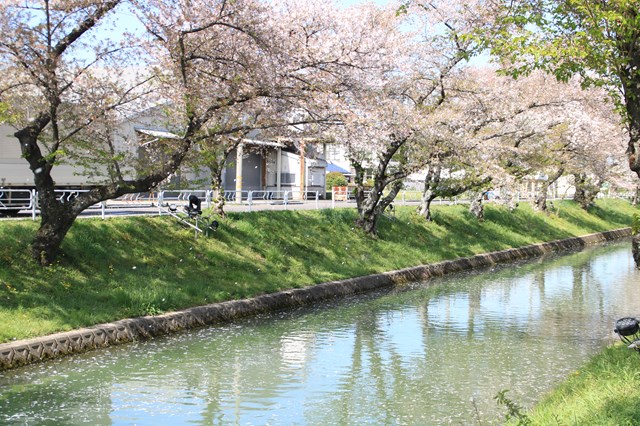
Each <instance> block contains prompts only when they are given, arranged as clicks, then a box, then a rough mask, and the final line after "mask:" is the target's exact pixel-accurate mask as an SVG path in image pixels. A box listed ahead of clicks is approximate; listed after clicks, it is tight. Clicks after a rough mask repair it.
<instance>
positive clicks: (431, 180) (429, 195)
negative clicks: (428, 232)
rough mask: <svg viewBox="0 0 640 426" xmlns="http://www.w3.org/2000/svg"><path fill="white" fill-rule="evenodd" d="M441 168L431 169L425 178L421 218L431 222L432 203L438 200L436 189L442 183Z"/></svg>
mask: <svg viewBox="0 0 640 426" xmlns="http://www.w3.org/2000/svg"><path fill="white" fill-rule="evenodd" d="M440 172H441V167H440V166H433V167H429V170H428V171H427V175H426V176H425V178H424V189H423V191H422V199H421V201H420V213H419V214H420V216H422V217H424V218H425V220H427V221H429V222H431V220H432V218H431V202H432V201H433V200H435V199H436V197H437V192H436V188H437V186H438V184H439V183H440Z"/></svg>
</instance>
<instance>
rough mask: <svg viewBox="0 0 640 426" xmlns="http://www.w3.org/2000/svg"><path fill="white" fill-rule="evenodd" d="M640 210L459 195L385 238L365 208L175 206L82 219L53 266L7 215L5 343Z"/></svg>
mask: <svg viewBox="0 0 640 426" xmlns="http://www.w3.org/2000/svg"><path fill="white" fill-rule="evenodd" d="M635 212H637V209H635V208H633V207H632V206H631V205H630V204H629V203H628V202H625V201H621V200H601V201H599V202H598V204H597V205H596V206H595V207H594V208H592V209H591V210H590V211H588V212H585V211H583V210H581V209H580V208H579V206H578V205H577V204H575V203H573V202H561V203H556V207H555V210H554V212H553V213H552V214H550V215H545V214H537V213H534V211H533V210H532V209H531V207H530V206H529V205H526V204H524V205H521V206H520V207H519V208H518V209H516V210H515V211H514V212H510V211H509V210H507V209H506V208H504V207H500V206H496V205H487V206H486V208H485V220H484V221H483V222H478V221H477V220H476V219H475V218H474V217H473V216H472V215H471V214H469V213H468V211H467V207H466V206H460V205H458V206H455V205H454V206H436V207H435V208H434V210H433V218H434V221H433V222H425V221H424V220H422V219H421V218H420V217H418V216H417V215H416V214H415V208H414V207H398V208H396V210H395V216H387V217H383V218H382V219H381V221H380V223H379V235H378V237H377V238H371V237H369V236H367V235H365V234H363V233H362V232H360V230H359V229H357V228H356V227H355V225H354V223H355V220H356V212H355V210H353V209H336V210H330V209H327V210H315V211H302V210H301V211H263V212H253V213H232V214H229V216H228V218H226V219H224V220H221V221H220V222H221V226H220V228H219V230H218V231H216V232H215V233H214V235H213V236H211V237H209V238H202V237H201V238H198V239H197V240H196V239H194V235H193V232H192V231H191V230H188V229H184V228H182V227H181V226H179V225H178V224H177V223H176V222H175V221H174V219H173V218H171V217H167V216H164V217H157V216H156V217H136V218H112V219H109V220H100V219H82V220H78V221H77V222H76V223H75V224H74V225H73V227H72V228H71V230H70V232H69V234H68V236H67V238H66V239H65V241H64V243H63V245H62V251H63V254H62V256H60V258H59V260H58V261H57V262H56V263H55V264H54V265H52V266H51V267H48V268H41V267H39V266H38V265H37V264H36V263H35V262H34V261H33V260H32V259H31V257H30V252H31V251H30V247H29V243H30V241H31V239H32V238H33V235H34V233H35V231H36V229H37V224H36V223H34V222H32V221H31V220H26V219H25V220H22V221H4V222H0V324H2V325H1V326H0V342H6V341H9V340H12V339H22V338H27V337H34V336H40V335H45V334H49V333H53V332H57V331H64V330H69V329H73V328H78V327H83V326H88V325H93V324H97V323H102V322H108V321H113V320H118V319H122V318H127V317H135V316H139V315H146V314H150V315H155V314H159V313H162V312H167V311H171V310H177V309H183V308H187V307H191V306H197V305H203V304H208V303H213V302H220V301H225V300H232V299H240V298H246V297H251V296H255V295H259V294H264V293H271V292H275V291H279V290H285V289H290V288H296V287H305V286H310V285H313V284H317V283H321V282H326V281H330V280H337V279H343V278H349V277H354V276H361V275H366V274H372V273H377V272H384V271H389V270H394V269H400V268H405V267H410V266H416V265H421V264H428V263H434V262H439V261H442V260H450V259H455V258H459V257H466V256H472V255H475V254H479V253H486V252H491V251H496V250H503V249H507V248H511V247H519V246H523V245H527V244H533V243H538V242H543V241H551V240H557V239H562V238H568V237H572V236H578V235H585V234H589V233H593V232H600V231H605V230H610V229H617V228H621V227H626V226H629V224H630V221H631V219H630V218H631V216H632V214H633V213H635Z"/></svg>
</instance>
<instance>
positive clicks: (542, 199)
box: [533, 167, 564, 213]
mask: <svg viewBox="0 0 640 426" xmlns="http://www.w3.org/2000/svg"><path fill="white" fill-rule="evenodd" d="M563 174H564V167H560V168H558V170H557V171H556V173H554V174H553V175H552V176H549V177H547V180H545V181H544V182H543V183H542V185H541V186H540V190H539V191H538V193H537V194H536V198H535V200H534V202H533V208H534V210H536V211H539V212H544V213H546V212H547V193H548V192H549V187H550V186H551V185H553V183H554V182H555V181H557V180H558V179H560V176H562V175H563Z"/></svg>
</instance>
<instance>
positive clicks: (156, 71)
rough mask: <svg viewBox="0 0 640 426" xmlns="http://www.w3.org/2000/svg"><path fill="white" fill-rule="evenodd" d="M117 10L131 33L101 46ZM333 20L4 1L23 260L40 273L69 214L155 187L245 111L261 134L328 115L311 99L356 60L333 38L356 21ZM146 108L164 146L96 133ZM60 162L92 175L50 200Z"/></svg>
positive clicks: (211, 6)
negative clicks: (82, 186) (29, 200)
mask: <svg viewBox="0 0 640 426" xmlns="http://www.w3.org/2000/svg"><path fill="white" fill-rule="evenodd" d="M129 4H130V5H131V6H130V8H129V9H127V12H128V13H133V14H135V16H137V18H138V20H139V21H140V22H141V24H142V27H143V28H144V31H140V34H138V36H134V35H133V34H127V33H125V34H123V35H121V37H119V38H113V39H109V34H111V32H110V31H107V30H113V29H114V28H115V27H112V28H107V30H105V26H107V25H108V24H111V25H112V26H113V25H116V24H117V23H118V20H117V19H115V18H114V16H113V13H114V12H116V11H118V10H120V9H122V8H124V7H125V6H128V5H129ZM119 8H120V9H119ZM336 10H337V9H336V8H335V6H334V5H333V4H331V3H328V2H318V3H316V4H315V5H314V6H313V7H310V6H309V5H307V4H303V2H297V3H296V2H295V1H290V2H280V3H278V2H273V3H261V2H258V1H254V0H239V1H234V2H229V1H226V0H216V1H203V0H192V1H186V0H185V1H174V0H166V1H165V0H147V1H142V0H140V1H135V0H133V1H131V2H128V3H127V4H125V3H124V2H123V1H121V0H111V1H106V0H86V1H75V0H61V1H55V2H53V1H49V0H33V1H26V2H25V1H22V0H21V1H18V0H9V1H7V2H3V4H2V5H0V11H1V12H2V13H1V14H0V30H2V34H1V35H0V64H1V65H2V67H3V69H4V70H5V71H7V74H8V75H9V76H11V77H10V78H7V79H5V80H4V81H3V82H2V83H0V85H1V86H0V94H1V95H2V100H3V101H4V102H6V103H7V104H9V105H10V106H11V108H12V111H11V113H12V114H16V115H17V116H19V118H20V119H19V120H17V121H18V124H17V126H18V130H17V132H16V137H17V138H18V140H19V142H20V145H21V147H22V150H23V154H24V157H25V159H26V161H27V162H28V163H29V166H30V168H31V170H32V172H33V173H34V178H35V186H36V188H37V190H38V193H39V195H40V207H41V211H42V219H41V225H40V229H39V230H38V232H37V234H36V236H35V239H34V241H33V244H32V251H33V256H34V257H35V258H36V259H37V260H38V261H39V262H40V263H41V264H43V265H47V264H50V263H52V262H53V261H54V260H55V258H56V256H57V254H58V253H59V248H60V244H61V243H62V240H63V239H64V237H65V235H66V233H67V232H68V230H69V229H70V227H71V225H72V224H73V222H74V220H75V218H76V217H77V216H78V215H79V214H80V212H82V211H83V210H84V209H86V208H87V207H89V206H91V205H93V204H95V203H97V202H100V201H103V200H106V199H110V198H115V197H118V196H120V195H123V194H126V193H131V192H143V191H148V190H150V189H152V188H154V187H156V186H157V185H158V184H159V183H161V182H162V181H164V180H165V179H166V178H167V177H169V176H171V175H172V174H173V173H175V172H176V170H178V168H179V167H180V164H181V163H182V162H183V160H184V159H185V158H186V157H187V155H188V154H189V152H190V151H192V150H193V148H194V147H195V146H198V144H200V143H201V142H202V143H203V144H204V143H205V141H214V142H213V145H214V146H215V147H217V146H218V144H219V143H220V141H222V140H223V139H224V137H225V136H226V135H237V134H239V133H242V132H246V131H249V130H251V129H253V128H255V126H256V124H255V122H253V121H252V120H248V119H245V117H246V116H247V114H252V113H253V112H255V111H262V113H261V115H262V116H264V117H272V118H273V120H274V122H273V123H260V124H259V125H260V126H265V127H273V126H277V125H282V124H284V121H283V120H282V117H287V114H286V113H285V111H292V110H298V111H305V112H306V116H305V117H304V118H303V119H302V120H300V121H302V122H309V121H321V120H322V119H323V118H322V117H319V116H318V115H317V113H316V112H315V111H314V107H315V106H317V105H323V104H324V105H323V108H322V110H323V111H324V112H329V114H330V110H329V109H328V108H327V107H326V104H328V102H323V100H324V99H325V98H327V99H328V98H332V97H335V94H336V93H339V92H340V91H341V90H342V88H343V87H346V86H347V85H351V84H352V81H350V80H349V79H347V78H345V77H344V75H343V73H341V70H342V69H344V68H349V67H351V66H352V64H353V63H354V62H358V61H360V62H362V59H361V58H362V57H364V56H368V55H369V51H367V47H366V46H364V45H363V44H362V43H361V42H360V40H359V39H358V38H357V37H355V36H354V37H351V38H350V39H348V40H343V39H342V38H341V37H342V36H343V35H344V34H349V32H348V31H347V29H348V27H349V25H352V24H355V23H356V21H355V20H354V19H352V20H351V22H349V23H347V22H345V21H341V20H340V19H338V18H339V17H340V14H339V13H338V12H336ZM371 59H372V60H375V59H374V58H371ZM151 107H153V108H152V109H150V110H149V111H155V112H157V113H158V115H159V118H158V120H159V121H160V122H162V123H164V125H165V127H166V128H167V130H169V131H170V132H172V133H173V136H171V137H165V138H162V140H160V141H157V142H154V143H151V141H149V143H148V144H145V146H144V147H143V148H142V149H141V147H139V146H138V145H137V141H134V140H129V141H125V144H124V147H123V148H118V149H116V148H117V146H116V144H115V143H113V141H112V138H113V132H111V131H109V129H108V128H111V127H113V126H114V125H115V124H117V123H119V122H121V121H122V120H123V119H124V117H127V116H130V115H132V113H133V112H140V111H143V110H144V109H149V108H151ZM229 117H238V119H237V120H229ZM287 123H290V120H289V121H287ZM97 151H100V152H101V153H102V154H101V155H99V156H95V155H94V154H95V153H96V152H97ZM71 153H73V155H71ZM139 153H143V154H144V155H143V157H144V161H143V162H137V161H136V158H137V157H138V154H139ZM71 158H73V161H74V164H78V162H80V163H82V164H83V165H84V166H86V169H87V170H94V171H97V170H101V171H103V173H100V175H101V176H102V179H101V180H99V181H96V182H95V183H93V184H92V187H91V189H90V190H89V191H88V192H85V193H81V194H80V195H79V196H78V197H76V198H75V199H74V200H72V201H71V202H63V201H62V200H59V199H58V197H56V193H55V190H56V184H55V181H54V179H53V177H52V171H53V170H54V168H55V167H56V165H57V164H59V163H60V162H61V161H65V160H69V159H71ZM103 169H104V170H103Z"/></svg>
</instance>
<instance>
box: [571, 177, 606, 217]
mask: <svg viewBox="0 0 640 426" xmlns="http://www.w3.org/2000/svg"><path fill="white" fill-rule="evenodd" d="M573 176H574V186H575V187H576V192H575V194H574V196H573V200H574V201H576V202H577V203H578V204H580V207H582V208H583V209H584V210H586V209H588V208H589V207H590V206H592V205H593V203H594V202H595V199H596V197H597V196H598V193H599V192H600V185H601V183H602V182H601V181H600V179H597V180H596V182H590V180H589V179H588V178H587V175H586V174H584V173H574V175H573Z"/></svg>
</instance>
